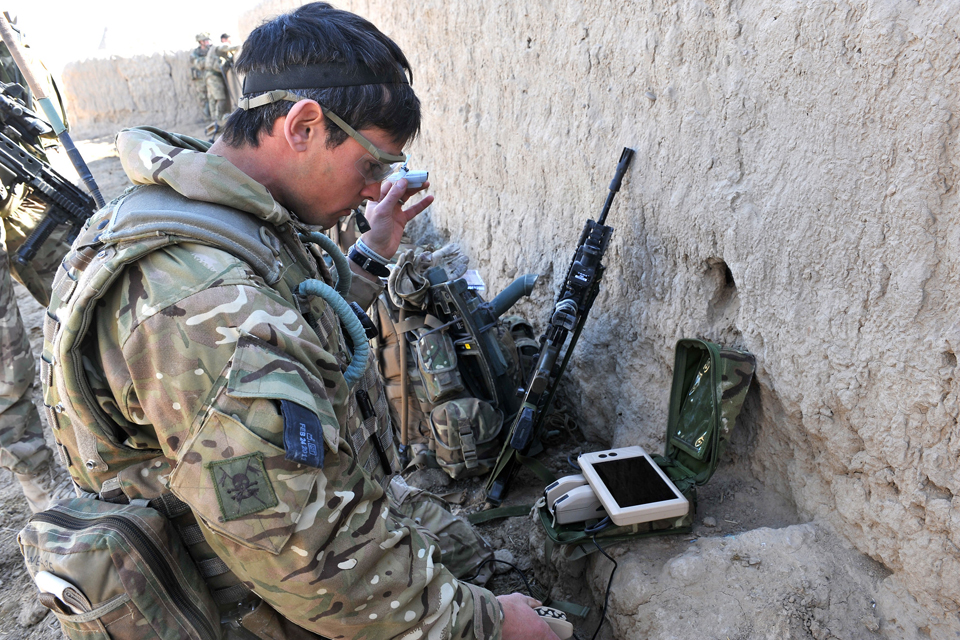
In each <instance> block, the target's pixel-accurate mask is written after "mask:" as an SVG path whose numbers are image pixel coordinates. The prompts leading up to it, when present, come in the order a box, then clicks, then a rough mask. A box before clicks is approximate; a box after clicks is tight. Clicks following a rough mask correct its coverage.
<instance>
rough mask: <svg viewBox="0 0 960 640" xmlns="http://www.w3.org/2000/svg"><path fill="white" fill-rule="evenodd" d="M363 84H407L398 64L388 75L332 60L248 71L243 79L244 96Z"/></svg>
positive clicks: (362, 66)
mask: <svg viewBox="0 0 960 640" xmlns="http://www.w3.org/2000/svg"><path fill="white" fill-rule="evenodd" d="M364 84H407V74H406V73H404V71H403V68H402V67H400V66H399V65H398V67H397V73H396V74H391V75H390V76H389V77H387V76H382V75H378V74H376V73H374V72H373V70H372V69H370V68H369V67H367V66H364V65H361V66H352V65H346V64H340V63H335V62H325V63H322V64H307V65H300V66H295V67H289V68H287V69H284V70H283V71H281V72H280V73H263V72H261V71H251V72H249V73H248V74H247V75H246V76H244V78H243V95H250V94H253V93H262V92H264V91H273V90H275V89H288V90H289V89H326V88H329V87H356V86H360V85H364Z"/></svg>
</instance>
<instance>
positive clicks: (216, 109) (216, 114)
mask: <svg viewBox="0 0 960 640" xmlns="http://www.w3.org/2000/svg"><path fill="white" fill-rule="evenodd" d="M239 48H240V46H239V45H233V44H219V45H216V46H211V47H210V48H209V49H208V50H207V57H206V60H205V61H204V69H205V71H204V78H205V79H206V83H207V100H208V102H209V105H210V117H211V118H212V119H213V121H214V122H218V123H221V124H222V122H221V119H224V118H226V116H228V115H230V112H231V111H232V109H233V107H232V105H231V104H230V94H229V93H228V92H227V85H226V82H225V81H224V78H223V73H222V71H221V68H222V66H223V63H224V62H225V61H226V60H227V59H228V58H230V57H231V56H232V55H233V52H234V51H237V50H238V49H239Z"/></svg>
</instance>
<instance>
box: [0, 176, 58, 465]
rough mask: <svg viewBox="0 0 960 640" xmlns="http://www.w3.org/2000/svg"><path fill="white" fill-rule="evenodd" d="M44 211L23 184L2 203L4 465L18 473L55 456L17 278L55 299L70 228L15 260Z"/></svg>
mask: <svg viewBox="0 0 960 640" xmlns="http://www.w3.org/2000/svg"><path fill="white" fill-rule="evenodd" d="M45 211H46V207H45V205H44V204H43V203H42V202H39V201H37V200H34V199H32V198H29V197H26V198H25V197H24V193H23V190H22V189H20V188H14V189H11V190H10V193H9V194H8V197H7V199H6V201H5V202H4V203H3V205H2V207H0V218H2V224H0V367H2V372H0V467H2V468H4V469H8V470H10V471H13V472H15V473H33V472H35V471H37V470H39V469H41V468H43V467H44V466H45V465H47V464H49V462H50V460H51V459H52V454H51V451H50V449H49V448H48V447H47V446H46V444H45V443H44V440H43V427H42V425H41V422H40V415H39V414H38V412H37V408H36V406H34V404H33V401H32V399H31V395H32V394H31V390H32V389H33V385H34V382H35V379H36V368H35V364H34V358H33V353H32V351H31V349H30V340H29V338H28V335H27V331H26V329H25V328H24V326H23V319H22V317H21V315H20V309H19V307H18V306H17V299H16V294H15V292H14V288H13V280H14V279H16V280H17V281H18V282H19V283H20V284H22V285H23V286H24V287H26V288H27V290H28V291H29V292H30V294H31V295H32V296H33V297H34V299H36V301H37V302H38V303H40V304H42V305H44V306H46V305H47V304H49V302H50V285H51V283H52V282H53V276H54V274H55V273H56V270H57V267H59V265H60V260H61V259H62V258H63V256H64V254H65V253H66V252H67V249H68V248H69V245H68V244H67V243H66V242H64V236H65V234H66V229H64V228H60V229H57V230H56V231H55V232H54V233H53V235H51V236H50V238H49V239H48V240H47V241H46V242H45V243H44V244H43V246H42V247H41V248H40V251H39V252H38V253H37V256H36V257H35V258H34V259H33V260H32V261H31V262H30V264H29V265H26V266H24V265H20V264H19V263H17V261H16V252H17V249H19V248H20V245H22V244H23V242H24V240H26V239H27V237H28V236H29V235H30V232H31V231H32V230H33V228H34V227H35V226H36V225H37V223H38V222H39V221H40V219H41V218H42V217H43V214H44V213H45Z"/></svg>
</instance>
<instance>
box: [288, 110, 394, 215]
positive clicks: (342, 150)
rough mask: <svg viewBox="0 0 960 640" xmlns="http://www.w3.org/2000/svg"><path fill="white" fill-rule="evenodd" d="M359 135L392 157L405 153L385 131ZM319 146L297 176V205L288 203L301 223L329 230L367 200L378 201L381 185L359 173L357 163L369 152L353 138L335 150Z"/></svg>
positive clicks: (323, 145)
mask: <svg viewBox="0 0 960 640" xmlns="http://www.w3.org/2000/svg"><path fill="white" fill-rule="evenodd" d="M359 133H360V134H361V135H363V136H364V137H365V138H367V140H369V141H370V142H372V143H373V144H374V146H376V147H377V148H378V149H381V150H383V151H386V152H387V153H390V154H393V155H400V154H401V153H403V145H402V144H397V143H396V142H394V141H393V139H392V137H391V136H390V134H388V133H387V132H386V131H383V130H382V129H376V128H374V129H361V130H360V132H359ZM320 146H321V147H322V148H321V149H318V150H316V151H317V153H316V155H315V156H314V157H312V158H311V159H310V161H309V164H308V165H306V166H305V167H304V171H303V172H302V174H301V175H299V176H297V177H296V194H297V195H296V196H295V200H296V202H290V203H289V204H290V205H291V208H292V209H293V211H295V212H296V214H297V216H298V217H299V218H300V219H301V220H303V221H304V222H306V223H308V224H314V225H320V226H322V227H323V228H325V229H326V228H329V227H332V226H333V225H334V224H336V222H337V221H338V220H339V219H340V218H342V217H343V216H346V215H349V214H350V212H351V211H352V210H353V209H356V208H357V207H359V206H360V204H362V203H363V201H364V200H379V199H380V183H379V182H373V183H370V184H367V180H366V179H365V178H364V176H363V174H361V173H360V171H358V170H357V161H358V160H360V159H361V158H362V157H363V156H364V155H367V154H368V152H367V150H366V149H364V148H363V147H362V146H360V143H358V142H357V141H356V140H354V139H353V138H347V139H346V141H345V142H344V143H343V144H341V145H339V146H337V147H334V148H332V149H331V148H327V147H326V144H322V145H320ZM291 195H293V193H291ZM291 200H294V198H291Z"/></svg>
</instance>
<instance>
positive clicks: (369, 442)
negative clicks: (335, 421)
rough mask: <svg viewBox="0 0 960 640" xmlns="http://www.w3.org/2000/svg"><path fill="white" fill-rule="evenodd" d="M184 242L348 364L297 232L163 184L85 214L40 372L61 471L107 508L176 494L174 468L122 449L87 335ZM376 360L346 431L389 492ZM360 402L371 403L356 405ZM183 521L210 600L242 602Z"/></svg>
mask: <svg viewBox="0 0 960 640" xmlns="http://www.w3.org/2000/svg"><path fill="white" fill-rule="evenodd" d="M184 242H194V243H201V244H205V245H209V246H213V247H216V248H219V249H221V250H223V251H226V252H228V253H230V254H232V255H233V256H235V257H237V258H239V259H241V260H243V261H244V262H245V263H247V264H248V265H250V267H251V268H252V269H253V270H254V271H255V272H256V273H257V274H258V275H259V276H260V277H262V278H263V280H264V281H265V282H266V283H267V285H268V286H270V287H271V288H272V289H274V290H275V291H276V292H278V293H279V294H280V295H281V296H282V297H283V298H284V299H285V300H287V301H288V302H289V303H290V304H291V305H293V306H294V307H295V308H297V309H298V310H299V311H300V312H301V314H302V315H303V316H304V317H305V318H307V319H308V321H309V322H310V324H311V326H312V327H313V328H314V330H315V331H316V333H317V335H318V336H319V338H320V341H321V344H323V345H325V346H326V348H327V349H328V350H329V351H330V352H331V353H333V354H334V355H335V356H336V357H337V359H338V360H339V361H340V362H341V368H343V367H345V366H346V364H347V361H348V360H349V355H348V351H347V349H346V345H345V342H344V339H343V336H342V335H341V329H340V321H339V318H338V317H337V315H336V313H335V312H334V311H333V309H332V308H331V307H330V305H328V304H327V303H326V302H325V301H323V300H322V299H321V298H319V297H313V298H309V299H305V298H302V297H300V296H298V295H297V294H295V293H294V291H295V290H296V288H297V286H298V285H299V284H300V283H301V282H302V281H303V280H306V279H309V278H319V279H323V280H325V281H327V282H330V281H331V276H330V274H329V272H328V270H327V268H326V265H325V263H324V262H323V259H322V257H321V255H320V254H319V251H318V250H317V249H315V248H312V247H308V246H305V245H304V244H303V243H302V242H301V241H300V238H299V236H298V233H297V230H296V229H295V228H293V225H291V224H285V225H282V226H279V227H277V226H274V225H271V224H269V223H267V222H264V221H262V220H259V219H258V218H256V217H255V216H253V215H250V214H247V213H244V212H241V211H237V210H235V209H231V208H229V207H225V206H221V205H216V204H211V203H206V202H199V201H193V200H189V199H187V198H184V197H183V196H181V195H179V194H177V193H176V192H174V191H173V190H172V189H169V188H166V187H161V186H144V187H139V188H136V189H133V190H131V191H129V192H128V193H127V194H125V196H123V197H122V198H120V199H119V200H117V201H114V202H113V203H111V205H110V206H108V207H106V208H105V209H103V210H101V211H100V212H99V213H97V214H95V215H94V216H93V217H92V218H91V219H90V221H89V222H88V224H87V227H86V228H85V230H84V232H83V233H82V234H81V235H80V237H79V238H78V239H77V241H76V242H75V243H74V248H73V250H71V252H70V253H69V254H68V255H67V257H66V258H65V259H64V262H63V265H62V266H63V268H62V269H60V270H59V271H58V274H57V277H56V279H55V280H54V285H53V295H52V301H51V304H50V307H49V309H48V313H47V316H46V320H45V322H44V349H43V354H42V358H41V365H40V368H41V372H40V373H41V381H42V383H43V394H44V409H45V412H46V417H47V420H48V423H49V424H50V426H51V428H52V431H53V434H54V438H55V440H56V443H57V449H58V451H59V453H60V456H61V459H62V461H63V464H64V466H65V467H66V468H67V469H68V471H69V472H70V475H71V476H72V477H73V479H74V480H75V481H76V483H77V484H78V485H79V487H80V488H81V489H83V490H84V491H86V492H89V493H93V494H99V495H100V497H101V498H103V499H105V500H108V501H115V502H127V501H132V500H142V499H145V500H156V499H162V500H166V499H170V498H174V497H173V496H172V494H171V493H169V490H168V489H167V488H166V485H165V482H164V480H163V479H164V478H166V477H167V476H169V474H170V473H171V471H172V464H173V461H171V460H169V459H167V458H165V457H164V456H163V455H162V453H161V452H160V451H158V450H135V449H132V448H130V447H126V446H123V444H122V441H123V435H122V432H121V430H120V429H119V427H118V425H116V424H115V423H114V422H112V420H111V419H110V417H109V416H108V415H107V414H106V413H105V412H104V411H103V410H102V409H101V407H100V406H99V404H98V403H97V402H96V400H95V398H94V396H93V394H92V391H91V385H90V383H89V382H88V380H87V373H86V371H85V368H84V363H83V361H84V359H85V356H84V348H85V346H86V340H85V339H86V337H87V331H88V329H89V327H90V326H91V324H92V316H93V314H94V313H95V311H96V308H97V304H96V303H97V301H98V300H99V299H100V298H102V297H103V296H104V295H105V294H106V293H107V291H109V290H110V287H111V285H112V284H113V283H114V282H115V281H117V279H118V277H119V276H120V274H121V273H122V272H123V269H124V268H125V267H126V266H127V265H130V264H132V263H134V262H136V261H137V260H139V259H140V258H142V257H144V256H146V255H147V254H149V253H151V252H153V251H156V250H158V249H161V248H163V247H167V246H171V245H175V244H179V243H184ZM374 361H375V358H371V360H370V364H369V365H368V368H367V370H366V372H365V374H364V376H363V378H362V379H361V380H360V381H359V383H358V384H357V385H356V388H355V389H354V393H353V394H351V395H350V396H349V400H348V406H347V425H346V429H343V428H341V434H340V435H341V437H346V438H347V439H348V440H349V441H350V442H351V443H352V445H353V449H354V452H355V453H356V459H357V461H358V462H359V463H360V464H361V465H362V466H363V467H364V468H365V469H366V470H367V472H368V473H369V474H370V475H371V476H372V477H374V478H375V479H377V480H378V481H379V482H380V483H381V485H384V486H385V485H387V484H388V477H389V475H390V474H392V473H394V472H396V471H398V470H399V458H398V455H397V451H396V446H395V444H394V441H393V433H392V430H391V428H390V422H389V409H388V406H387V401H386V397H385V396H384V394H383V393H382V387H381V385H380V382H379V372H378V370H377V367H376V364H375V362H374ZM55 370H58V372H57V373H58V375H56V376H54V375H53V374H54V371H55ZM364 394H365V396H364ZM358 395H360V396H362V397H363V401H364V405H365V406H363V407H361V406H360V405H359V404H358V402H357V396H358ZM161 496H162V498H161ZM177 502H178V501H177ZM181 504H182V503H181ZM183 506H184V507H185V505H183ZM191 521H192V523H191ZM176 524H177V526H178V528H179V529H180V531H181V533H185V536H184V541H185V542H186V543H187V544H188V545H190V548H189V551H190V553H191V555H192V556H193V557H194V559H195V560H198V561H199V562H198V564H200V565H204V563H206V565H205V567H204V566H201V569H202V571H201V573H203V576H204V578H205V579H206V580H207V581H208V584H210V586H211V591H213V592H214V597H215V598H217V592H218V591H219V592H221V593H222V594H223V597H222V598H217V599H218V603H220V604H223V603H224V602H233V603H236V602H237V601H238V600H239V598H238V597H237V583H238V582H239V581H238V580H237V579H236V578H235V577H234V576H233V575H232V573H230V572H229V570H227V568H226V566H225V565H224V564H223V563H222V562H219V564H218V563H217V562H216V561H217V560H218V558H216V556H215V554H213V553H212V550H210V549H209V546H208V545H206V543H205V542H203V538H202V535H199V527H198V525H196V524H195V520H193V516H192V514H191V513H189V510H187V512H186V513H185V514H184V512H183V510H180V518H179V520H177V521H176ZM198 536H199V537H198ZM191 539H192V540H191ZM198 556H199V557H198ZM231 590H232V591H231ZM220 601H222V602H220ZM271 611H272V610H271Z"/></svg>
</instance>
